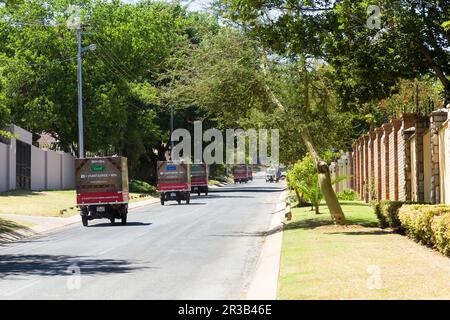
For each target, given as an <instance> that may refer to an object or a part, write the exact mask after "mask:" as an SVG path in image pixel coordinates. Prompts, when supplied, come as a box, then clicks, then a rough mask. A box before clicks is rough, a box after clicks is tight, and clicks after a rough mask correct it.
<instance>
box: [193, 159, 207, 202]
mask: <svg viewBox="0 0 450 320" xmlns="http://www.w3.org/2000/svg"><path fill="white" fill-rule="evenodd" d="M191 192H194V193H197V194H198V195H200V193H204V194H205V196H207V195H208V165H207V164H206V163H194V164H191Z"/></svg>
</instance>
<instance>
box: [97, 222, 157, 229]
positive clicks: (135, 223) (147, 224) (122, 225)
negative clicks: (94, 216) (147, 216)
mask: <svg viewBox="0 0 450 320" xmlns="http://www.w3.org/2000/svg"><path fill="white" fill-rule="evenodd" d="M150 225H151V223H144V222H127V224H121V223H120V222H118V223H114V224H111V223H97V224H90V225H89V228H101V227H125V228H126V227H136V226H138V227H140V226H143V227H145V226H150Z"/></svg>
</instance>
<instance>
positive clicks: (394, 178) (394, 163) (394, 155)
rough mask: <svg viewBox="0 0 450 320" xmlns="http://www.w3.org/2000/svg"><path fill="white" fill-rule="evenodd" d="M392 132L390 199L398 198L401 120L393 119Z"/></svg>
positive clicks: (390, 136) (390, 138) (390, 146)
mask: <svg viewBox="0 0 450 320" xmlns="http://www.w3.org/2000/svg"><path fill="white" fill-rule="evenodd" d="M391 124H392V132H391V133H390V134H389V153H390V156H389V199H390V200H398V131H399V130H400V127H401V124H402V123H401V121H400V120H398V119H394V120H392V121H391Z"/></svg>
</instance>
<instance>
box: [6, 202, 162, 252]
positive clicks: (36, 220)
mask: <svg viewBox="0 0 450 320" xmlns="http://www.w3.org/2000/svg"><path fill="white" fill-rule="evenodd" d="M157 202H159V198H156V197H155V198H151V199H148V200H143V201H138V202H132V203H130V204H129V205H128V209H130V210H133V209H136V208H140V207H144V206H148V205H151V204H154V203H157ZM0 218H3V219H5V220H11V221H14V222H18V223H20V222H24V223H25V224H32V226H31V227H24V228H21V229H17V230H14V231H13V232H10V233H2V234H1V237H0V244H3V243H7V242H11V241H17V240H20V239H23V238H27V237H31V236H34V235H38V234H42V233H46V232H50V231H54V230H56V229H59V228H63V227H66V226H68V225H71V224H74V223H81V219H80V215H79V214H76V215H73V216H71V217H67V218H59V217H41V216H27V215H21V214H2V215H0Z"/></svg>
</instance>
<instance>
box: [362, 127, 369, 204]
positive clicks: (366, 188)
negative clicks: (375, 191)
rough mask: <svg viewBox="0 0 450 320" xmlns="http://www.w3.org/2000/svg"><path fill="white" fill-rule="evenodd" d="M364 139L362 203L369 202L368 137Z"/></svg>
mask: <svg viewBox="0 0 450 320" xmlns="http://www.w3.org/2000/svg"><path fill="white" fill-rule="evenodd" d="M363 138H364V142H363V143H364V155H363V157H364V201H365V202H369V189H370V185H369V138H370V137H369V135H368V134H366V135H364V136H363Z"/></svg>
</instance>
